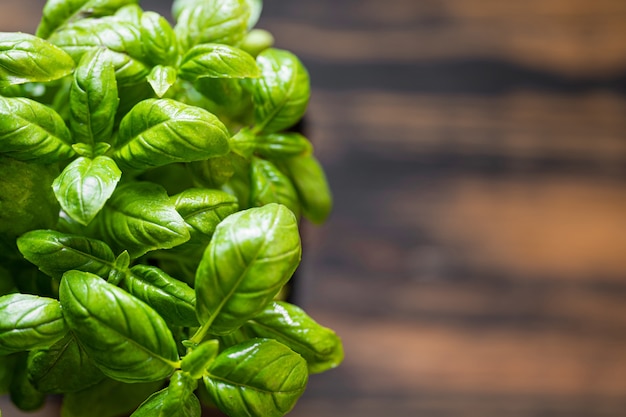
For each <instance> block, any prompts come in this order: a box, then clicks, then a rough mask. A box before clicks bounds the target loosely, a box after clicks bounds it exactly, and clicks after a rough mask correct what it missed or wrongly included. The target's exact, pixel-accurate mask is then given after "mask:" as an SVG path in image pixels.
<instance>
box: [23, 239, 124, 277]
mask: <svg viewBox="0 0 626 417" xmlns="http://www.w3.org/2000/svg"><path fill="white" fill-rule="evenodd" d="M17 246H18V248H19V250H20V252H21V253H22V255H24V258H26V259H27V260H29V261H30V262H32V263H33V264H35V265H37V267H38V268H39V269H40V270H41V271H42V272H44V273H45V274H47V275H49V276H51V277H52V278H61V277H62V276H63V274H64V273H65V272H66V271H69V270H72V269H77V270H79V271H84V272H91V273H93V274H96V275H99V276H101V277H106V276H107V275H108V273H109V271H110V270H111V268H112V267H113V262H114V261H115V256H114V255H113V252H112V251H111V249H110V248H109V247H108V246H107V244H106V243H104V242H101V241H99V240H95V239H90V238H87V237H84V236H79V235H70V234H66V233H61V232H57V231H55V230H33V231H31V232H28V233H26V234H24V235H22V236H20V237H19V239H18V240H17Z"/></svg>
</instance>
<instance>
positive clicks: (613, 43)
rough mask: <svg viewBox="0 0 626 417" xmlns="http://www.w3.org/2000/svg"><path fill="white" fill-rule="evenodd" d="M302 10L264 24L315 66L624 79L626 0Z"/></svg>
mask: <svg viewBox="0 0 626 417" xmlns="http://www.w3.org/2000/svg"><path fill="white" fill-rule="evenodd" d="M285 7H287V6H285ZM276 9H278V6H277V7H276ZM300 9H301V10H300ZM300 9H298V8H297V7H296V6H295V5H294V6H293V8H292V14H291V15H289V18H290V19H286V18H285V17H286V16H281V17H279V18H274V19H272V18H271V17H270V18H267V19H264V20H262V22H261V23H262V25H263V26H266V27H268V28H269V29H270V30H272V31H273V32H274V33H275V34H276V37H277V39H278V45H279V46H281V47H284V48H286V49H291V50H294V51H297V52H298V53H299V54H301V55H302V56H304V57H308V58H312V59H313V58H314V59H320V60H327V61H339V62H343V61H368V60H383V61H392V62H405V63H407V62H417V61H425V60H442V59H475V58H477V57H481V58H491V59H499V60H507V61H511V62H515V63H517V64H519V65H523V66H529V67H533V68H539V69H544V70H547V71H555V72H558V73H562V74H569V75H571V76H584V75H591V76H597V77H603V76H604V77H606V76H612V75H619V74H621V71H622V68H623V67H624V65H625V64H626V24H624V22H625V21H626V7H625V6H624V2H623V1H621V0H603V1H597V2H591V3H590V2H581V1H559V0H552V1H540V0H533V1H527V2H526V1H525V2H502V1H493V0H470V1H463V0H442V1H437V2H435V1H426V2H416V1H410V0H394V1H393V2H391V3H390V4H387V5H386V6H385V7H380V4H379V2H376V1H372V0H368V1H349V2H342V3H341V4H340V5H337V4H335V3H332V2H316V5H315V6H310V7H305V8H300Z"/></svg>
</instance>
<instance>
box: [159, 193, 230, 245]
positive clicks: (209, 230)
mask: <svg viewBox="0 0 626 417" xmlns="http://www.w3.org/2000/svg"><path fill="white" fill-rule="evenodd" d="M170 199H171V201H172V202H173V203H174V206H175V207H176V211H178V213H179V214H180V215H181V216H182V217H183V219H185V223H187V226H188V229H189V233H190V235H191V239H189V243H201V244H206V243H208V242H209V240H210V239H211V237H212V236H213V233H214V232H215V228H216V227H217V225H218V224H219V223H220V222H221V221H222V220H224V219H225V218H226V217H228V216H229V215H231V214H233V213H235V212H236V211H237V209H238V207H239V206H238V204H237V199H236V198H235V197H234V196H232V195H230V194H228V193H225V192H223V191H219V190H210V189H206V188H189V189H187V190H185V191H183V192H182V193H180V194H177V195H175V196H172V197H170Z"/></svg>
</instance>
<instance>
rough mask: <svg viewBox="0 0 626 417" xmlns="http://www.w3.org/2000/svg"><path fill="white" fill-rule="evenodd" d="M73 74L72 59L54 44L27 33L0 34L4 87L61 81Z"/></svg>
mask: <svg viewBox="0 0 626 417" xmlns="http://www.w3.org/2000/svg"><path fill="white" fill-rule="evenodd" d="M73 70H74V61H73V60H72V57H70V56H69V55H68V54H66V53H65V52H64V51H63V50H62V49H60V48H58V47H56V46H54V45H53V44H51V43H50V42H48V41H45V40H43V39H40V38H38V37H36V36H33V35H29V34H27V33H21V32H17V33H11V32H0V87H6V86H8V85H11V84H24V83H27V82H47V81H52V80H58V79H59V78H62V77H65V76H66V75H68V74H70V73H71V72H72V71H73Z"/></svg>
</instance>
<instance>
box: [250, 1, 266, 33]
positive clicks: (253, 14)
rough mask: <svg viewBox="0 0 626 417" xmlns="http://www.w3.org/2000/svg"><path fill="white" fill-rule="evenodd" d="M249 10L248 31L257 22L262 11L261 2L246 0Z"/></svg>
mask: <svg viewBox="0 0 626 417" xmlns="http://www.w3.org/2000/svg"><path fill="white" fill-rule="evenodd" d="M246 3H248V8H249V9H250V17H249V18H248V30H250V29H252V28H253V27H254V25H256V24H257V22H258V21H259V17H261V12H262V11H263V0H246Z"/></svg>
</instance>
